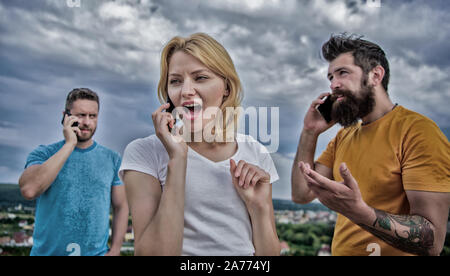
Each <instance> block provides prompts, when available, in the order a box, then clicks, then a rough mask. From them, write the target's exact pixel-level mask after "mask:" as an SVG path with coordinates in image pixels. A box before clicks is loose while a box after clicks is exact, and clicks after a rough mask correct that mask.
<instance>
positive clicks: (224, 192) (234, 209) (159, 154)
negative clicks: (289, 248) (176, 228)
mask: <svg viewBox="0 0 450 276" xmlns="http://www.w3.org/2000/svg"><path fill="white" fill-rule="evenodd" d="M236 140H237V142H238V150H237V151H236V153H235V154H234V156H233V157H231V158H232V159H233V160H234V161H236V163H238V162H239V161H240V160H244V161H246V162H247V163H250V164H253V165H257V166H258V167H260V168H262V169H264V170H265V171H266V172H267V173H269V174H270V182H271V183H273V182H275V181H277V180H278V174H277V171H276V168H275V165H274V163H273V161H272V158H271V156H270V154H269V153H268V152H267V150H266V148H265V147H264V146H263V145H261V144H260V143H259V142H258V141H256V140H255V139H253V138H252V137H251V136H248V135H242V134H238V135H237V137H236ZM168 162H169V155H168V154H167V151H166V149H165V148H164V145H163V144H162V143H161V141H160V140H159V138H158V137H157V136H156V135H151V136H148V137H146V138H141V139H137V140H134V141H133V142H131V143H130V144H129V145H128V146H127V147H126V149H125V152H124V155H123V159H122V165H121V167H120V170H119V176H120V178H121V179H122V180H123V173H124V171H125V170H134V171H139V172H143V173H146V174H149V175H152V176H154V177H155V178H156V179H158V180H159V181H160V183H161V185H162V187H164V184H165V182H166V176H167V163H168ZM254 253H255V248H254V246H253V242H252V226H251V222H250V217H249V214H248V211H247V208H246V206H245V203H244V202H243V201H242V199H241V198H240V197H239V194H238V193H237V191H236V190H235V188H234V186H233V183H232V181H231V175H230V160H229V159H228V160H224V161H221V162H213V161H211V160H209V159H207V158H206V157H204V156H202V155H200V154H199V153H197V152H196V151H194V150H193V149H191V148H190V147H188V157H187V170H186V194H185V206H184V237H183V251H182V254H183V255H190V256H192V255H194V256H195V255H200V256H207V255H209V256H239V255H253V254H254Z"/></svg>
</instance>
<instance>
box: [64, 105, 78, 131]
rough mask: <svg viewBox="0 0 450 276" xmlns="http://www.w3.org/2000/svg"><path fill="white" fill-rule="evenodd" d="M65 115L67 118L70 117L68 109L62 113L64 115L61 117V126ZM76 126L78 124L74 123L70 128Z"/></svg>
mask: <svg viewBox="0 0 450 276" xmlns="http://www.w3.org/2000/svg"><path fill="white" fill-rule="evenodd" d="M66 115H67V117H69V116H72V114H71V113H70V111H69V109H66V110H65V111H64V115H63V118H62V120H61V124H62V125H64V118H65V116H66ZM77 126H78V122H75V123H73V124H72V127H77Z"/></svg>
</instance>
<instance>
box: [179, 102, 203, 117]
mask: <svg viewBox="0 0 450 276" xmlns="http://www.w3.org/2000/svg"><path fill="white" fill-rule="evenodd" d="M183 107H184V108H185V110H184V111H185V112H184V113H185V114H184V115H185V116H186V119H187V120H195V119H196V118H197V117H198V116H199V115H200V114H201V112H202V105H201V104H199V103H195V102H186V103H183ZM186 109H187V110H186Z"/></svg>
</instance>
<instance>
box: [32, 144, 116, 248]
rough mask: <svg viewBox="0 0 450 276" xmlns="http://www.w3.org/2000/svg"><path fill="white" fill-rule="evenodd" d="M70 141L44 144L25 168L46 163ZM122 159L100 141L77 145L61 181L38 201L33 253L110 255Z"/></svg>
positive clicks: (55, 183) (66, 164)
mask: <svg viewBox="0 0 450 276" xmlns="http://www.w3.org/2000/svg"><path fill="white" fill-rule="evenodd" d="M64 143H65V141H60V142H57V143H54V144H51V145H48V146H43V145H41V146H39V147H38V148H37V149H35V150H34V151H33V152H31V153H30V155H29V156H28V158H27V163H26V165H25V168H27V167H29V166H31V165H35V164H42V163H44V162H45V161H47V160H48V159H49V158H50V157H52V156H53V155H54V154H55V153H56V152H58V151H59V150H60V149H61V148H62V146H63V145H64ZM120 163H121V158H120V155H119V154H117V153H116V152H114V151H112V150H110V149H107V148H105V147H103V146H101V145H99V144H97V143H96V142H94V144H93V145H92V146H90V147H89V148H87V149H79V148H75V149H74V151H73V152H72V154H71V155H70V156H69V158H68V159H67V161H66V162H65V164H64V166H63V167H62V169H61V171H60V172H59V174H58V176H57V177H56V179H55V181H54V182H53V183H52V184H51V185H50V187H49V188H48V189H47V190H46V191H45V192H44V193H42V194H41V195H40V196H39V197H38V198H37V200H36V216H35V227H34V233H33V248H32V250H31V255H32V256H36V255H39V256H43V255H44V256H47V255H57V256H67V255H82V256H92V255H104V254H105V253H106V252H107V251H108V245H107V243H108V238H109V211H110V207H111V188H112V186H116V185H122V182H121V181H120V179H119V177H118V170H119V167H120Z"/></svg>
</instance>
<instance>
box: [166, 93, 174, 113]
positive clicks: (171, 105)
mask: <svg viewBox="0 0 450 276" xmlns="http://www.w3.org/2000/svg"><path fill="white" fill-rule="evenodd" d="M167 103H169V104H170V106H169V107H168V108H167V109H166V112H169V113H172V111H173V110H174V108H175V105H173V103H172V101H171V100H170V98H169V97H167Z"/></svg>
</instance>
